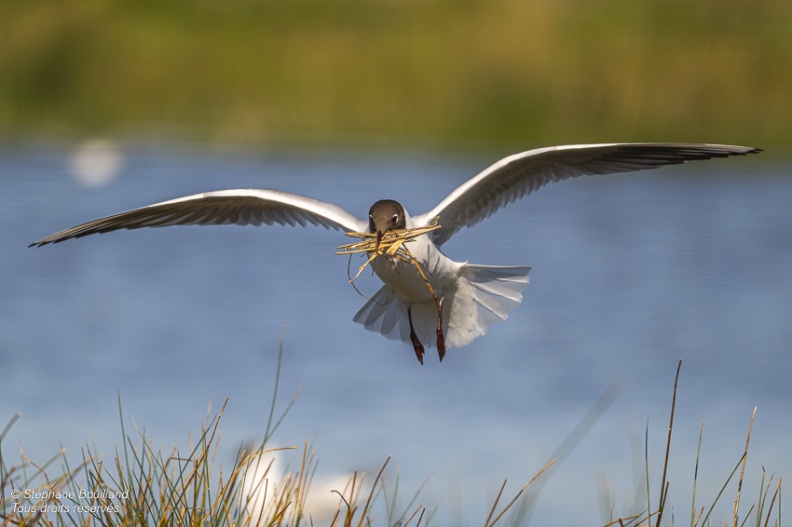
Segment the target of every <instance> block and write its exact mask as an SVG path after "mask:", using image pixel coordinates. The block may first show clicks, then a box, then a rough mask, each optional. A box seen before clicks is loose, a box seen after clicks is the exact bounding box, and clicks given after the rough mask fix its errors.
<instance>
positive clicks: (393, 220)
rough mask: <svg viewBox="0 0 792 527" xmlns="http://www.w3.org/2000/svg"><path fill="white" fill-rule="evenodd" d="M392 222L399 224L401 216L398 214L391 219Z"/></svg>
mask: <svg viewBox="0 0 792 527" xmlns="http://www.w3.org/2000/svg"><path fill="white" fill-rule="evenodd" d="M391 221H392V222H393V223H399V215H398V214H394V215H393V217H392V218H391Z"/></svg>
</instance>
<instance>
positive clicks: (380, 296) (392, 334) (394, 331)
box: [352, 285, 410, 342]
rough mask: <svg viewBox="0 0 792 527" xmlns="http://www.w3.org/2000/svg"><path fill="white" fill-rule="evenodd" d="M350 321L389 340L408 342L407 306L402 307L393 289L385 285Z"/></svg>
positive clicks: (408, 322)
mask: <svg viewBox="0 0 792 527" xmlns="http://www.w3.org/2000/svg"><path fill="white" fill-rule="evenodd" d="M352 320H353V321H355V322H357V323H358V324H363V326H364V327H365V328H366V329H367V330H369V331H373V332H375V333H380V334H382V335H385V336H386V337H387V338H389V339H391V340H401V341H404V342H409V341H410V321H409V320H408V319H407V306H406V305H402V303H401V302H400V301H399V299H398V298H396V294H395V293H394V291H393V289H391V288H390V287H388V286H386V285H385V286H382V287H381V288H380V289H379V291H377V292H376V293H374V296H372V297H371V298H370V299H369V300H368V302H366V303H365V304H364V305H363V307H362V308H360V311H358V312H357V314H356V315H355V317H354V318H353V319H352Z"/></svg>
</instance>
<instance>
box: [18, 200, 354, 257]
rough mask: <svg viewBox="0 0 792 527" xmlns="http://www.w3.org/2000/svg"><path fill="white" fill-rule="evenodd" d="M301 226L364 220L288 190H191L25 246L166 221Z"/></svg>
mask: <svg viewBox="0 0 792 527" xmlns="http://www.w3.org/2000/svg"><path fill="white" fill-rule="evenodd" d="M262 223H266V224H267V225H272V224H274V223H279V224H281V225H301V226H306V225H308V224H309V223H310V224H313V225H318V226H321V227H325V228H328V229H337V230H342V231H363V230H365V229H367V228H368V222H367V221H364V220H361V219H359V218H357V217H356V216H354V215H353V214H351V213H349V212H347V211H346V210H344V209H343V208H341V207H339V206H337V205H333V204H331V203H326V202H324V201H319V200H317V199H312V198H307V197H305V196H300V195H298V194H292V193H289V192H280V191H277V190H268V189H235V190H220V191H216V192H206V193H203V194H194V195H192V196H185V197H183V198H177V199H172V200H170V201H163V202H162V203H155V204H154V205H149V206H147V207H141V208H138V209H133V210H130V211H127V212H121V213H119V214H114V215H112V216H108V217H106V218H101V219H98V220H94V221H89V222H88V223H83V224H82V225H77V226H76V227H72V228H70V229H66V230H63V231H60V232H56V233H55V234H52V235H50V236H47V237H45V238H42V239H40V240H38V241H36V242H34V243H32V244H31V245H30V246H31V247H33V246H41V245H47V244H48V243H58V242H62V241H64V240H68V239H71V238H80V237H82V236H88V235H89V234H99V233H105V232H111V231H116V230H120V229H140V228H143V227H168V226H170V225H231V224H236V225H256V226H259V225H261V224H262Z"/></svg>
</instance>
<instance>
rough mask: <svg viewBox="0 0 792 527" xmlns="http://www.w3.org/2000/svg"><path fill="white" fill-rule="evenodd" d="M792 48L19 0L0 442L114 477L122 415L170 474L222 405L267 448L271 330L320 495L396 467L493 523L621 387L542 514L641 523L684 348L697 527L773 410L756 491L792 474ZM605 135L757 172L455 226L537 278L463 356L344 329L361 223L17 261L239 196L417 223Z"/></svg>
mask: <svg viewBox="0 0 792 527" xmlns="http://www.w3.org/2000/svg"><path fill="white" fill-rule="evenodd" d="M791 24H792V3H789V2H787V1H782V0H765V1H762V2H748V1H742V0H734V1H729V2H726V3H724V2H723V0H718V1H715V0H702V1H697V2H695V4H691V3H689V2H683V1H682V0H672V1H668V0H642V1H639V2H636V1H634V0H603V1H601V2H583V1H577V0H571V1H563V2H541V1H525V2H512V1H505V0H498V1H494V2H490V1H487V2H484V1H472V2H445V1H437V2H413V1H403V2H401V1H396V2H394V1H390V2H365V1H362V0H354V1H344V2H334V3H317V2H309V1H303V0H299V1H295V2H288V3H284V2H274V1H269V0H262V1H261V2H249V1H247V0H231V1H228V0H226V1H220V0H201V1H198V2H195V1H174V2H167V3H154V2H142V3H141V2H138V3H122V2H112V1H108V2H71V3H61V2H57V1H55V0H44V1H42V2H35V3H30V2H25V3H19V2H3V3H0V34H2V35H3V45H2V46H0V187H1V188H0V221H2V224H3V226H4V227H3V228H2V229H0V248H1V249H0V271H2V279H0V372H2V374H1V375H0V386H2V388H1V389H0V395H1V396H2V397H0V424H4V423H5V422H7V420H9V419H11V417H12V416H13V415H14V414H15V413H16V412H21V413H22V417H21V419H20V420H19V421H17V422H16V423H15V425H14V426H13V428H12V429H11V430H10V432H9V434H8V436H7V437H6V439H5V441H4V442H3V453H4V456H6V458H5V459H4V462H5V463H9V462H11V461H13V457H14V455H15V453H16V452H15V451H16V450H17V448H18V447H19V445H21V446H22V448H23V449H24V452H25V454H26V455H28V456H29V457H30V458H31V459H34V460H36V461H37V462H40V461H41V460H43V459H46V458H48V457H49V456H50V455H52V454H54V453H55V452H56V451H57V450H58V448H60V446H61V445H63V446H64V447H65V448H66V449H67V450H68V452H69V454H68V455H69V456H74V457H72V458H70V459H75V460H79V459H80V458H81V455H80V448H81V446H82V445H84V444H85V441H91V442H94V441H95V442H96V445H97V447H98V449H99V450H100V451H102V452H105V453H106V455H107V457H108V458H110V457H111V456H112V455H113V452H114V449H115V447H116V445H120V444H121V442H122V437H121V432H120V424H119V422H118V421H119V416H118V401H117V393H119V392H120V394H121V399H122V404H123V408H124V416H125V418H126V420H127V421H126V427H127V431H128V432H129V431H130V423H131V420H133V419H134V422H135V423H138V424H139V425H140V426H141V427H144V428H145V434H146V436H147V437H151V438H152V439H153V441H154V446H155V448H162V449H163V450H165V451H170V449H171V448H172V447H173V446H176V445H179V446H180V447H181V448H182V449H184V448H186V445H187V444H188V442H189V441H188V433H190V432H192V433H193V434H195V433H197V432H198V430H199V429H200V422H201V421H202V420H203V419H204V418H205V417H206V415H207V406H208V405H209V404H210V403H211V404H212V408H213V411H216V410H217V409H218V408H219V407H220V405H221V404H222V402H223V401H224V400H225V398H226V397H229V398H230V403H229V407H228V409H227V412H226V414H225V416H224V418H223V422H222V429H223V439H222V441H223V445H224V447H223V448H224V450H223V452H222V456H225V459H230V458H231V457H232V456H233V454H234V453H235V452H236V449H237V447H238V445H239V443H240V442H243V441H245V442H246V441H255V440H257V439H260V438H261V435H262V434H263V431H264V429H265V427H266V422H267V417H268V413H269V405H270V400H271V393H272V391H273V384H274V377H275V369H276V362H277V353H278V346H279V343H280V338H281V334H282V333H283V334H284V335H285V340H284V359H283V367H282V372H281V384H280V386H281V400H280V404H279V407H281V408H282V407H283V406H285V404H286V402H287V401H288V400H289V399H290V397H291V396H292V394H294V393H295V392H297V391H298V390H299V392H300V395H299V398H298V400H297V402H296V404H295V406H294V407H293V408H292V410H291V412H290V413H289V415H288V416H287V418H286V419H285V421H284V422H283V425H282V426H281V428H280V429H279V431H278V434H277V435H276V437H275V441H276V442H277V443H278V444H280V445H302V444H303V441H306V440H309V441H313V446H314V448H315V449H316V451H317V457H318V459H319V469H318V475H327V476H328V477H329V476H331V475H336V474H349V473H350V472H351V471H353V470H367V471H371V470H373V469H376V468H377V467H379V465H381V463H382V462H383V461H384V459H385V458H386V456H389V455H390V456H393V461H392V463H393V464H394V466H398V469H399V473H400V475H401V478H402V481H401V488H402V489H403V491H404V494H405V501H406V496H409V495H411V493H412V492H413V491H414V490H415V489H417V487H418V486H419V485H420V484H421V483H422V482H423V481H424V480H425V479H426V478H429V481H428V483H427V485H426V488H425V490H424V493H423V494H422V497H421V501H422V502H423V503H424V504H425V505H427V506H430V507H432V506H435V505H437V506H438V507H439V513H438V515H437V516H436V517H435V519H436V520H437V523H438V524H440V525H479V524H482V523H483V520H484V518H485V517H486V514H487V512H488V509H489V506H490V505H491V503H492V499H493V498H494V496H495V494H496V492H497V489H498V488H499V485H500V484H501V483H502V481H503V479H505V478H508V480H509V489H512V490H513V491H516V490H517V488H519V487H520V486H521V485H522V484H523V483H524V482H525V481H527V480H528V479H530V477H531V476H532V475H533V474H534V473H535V472H536V471H537V470H538V469H539V468H540V467H541V466H542V465H544V463H545V462H546V461H547V460H548V458H549V457H550V456H551V455H553V453H554V452H555V451H556V449H557V448H558V447H559V446H560V445H561V444H563V442H564V440H565V438H567V437H568V435H569V434H570V432H571V431H572V430H573V429H574V428H575V427H576V426H577V425H578V423H580V422H581V420H583V419H584V417H585V415H586V414H587V413H588V412H589V411H590V409H591V408H592V407H593V406H594V405H595V404H596V401H598V400H599V399H600V397H601V396H602V394H603V393H611V394H613V393H615V394H616V396H615V399H614V400H613V402H612V404H611V405H610V406H609V407H608V408H607V409H606V410H605V411H604V413H603V414H602V416H601V417H600V418H599V419H598V420H597V421H596V422H595V423H594V424H593V425H592V426H590V427H589V428H587V430H586V433H585V434H584V435H582V436H579V437H578V439H579V440H580V442H579V445H578V446H577V448H575V449H574V450H573V451H572V452H571V454H569V455H568V456H567V457H566V458H565V459H564V460H563V462H562V463H561V464H560V466H558V467H557V468H556V470H555V471H554V472H553V474H552V477H550V478H549V479H548V480H547V482H546V485H545V486H544V487H543V488H542V492H541V494H540V495H539V497H538V500H537V501H536V508H535V511H534V514H533V516H532V519H533V523H534V524H537V525H547V524H583V523H585V524H596V523H600V524H604V523H605V522H606V521H607V519H608V518H609V517H610V516H611V515H612V516H613V517H615V516H618V515H620V514H627V513H629V512H630V511H633V510H640V509H641V508H642V505H643V503H644V501H643V499H642V497H641V495H640V490H639V489H640V488H641V485H642V482H643V476H642V471H643V466H642V459H643V451H644V445H643V443H642V441H643V439H642V437H643V434H644V433H645V431H646V425H647V422H648V424H649V439H648V452H649V469H650V474H651V481H652V483H653V493H654V496H657V488H658V485H659V478H660V471H661V468H662V454H663V448H664V441H665V438H666V428H667V422H668V421H667V420H668V412H669V410H670V400H671V388H672V383H673V376H674V371H675V369H676V365H677V361H678V360H679V359H680V358H682V359H683V360H684V363H683V368H682V376H681V384H680V390H679V394H678V395H679V399H678V407H677V425H676V429H675V433H674V442H673V449H672V456H671V467H670V470H669V474H670V479H671V481H672V483H671V500H672V503H673V504H674V507H675V511H682V512H678V513H680V514H682V515H683V517H687V511H688V510H689V506H690V505H689V504H690V496H691V490H690V489H691V483H692V479H693V470H694V464H695V453H696V445H697V441H698V435H699V428H700V426H701V422H702V421H703V422H704V423H705V429H704V441H703V445H702V459H701V464H700V467H699V474H698V476H699V491H698V492H699V494H698V498H697V499H698V500H699V502H700V503H702V504H703V503H709V502H710V501H711V500H712V499H714V496H715V494H716V493H717V491H718V490H719V489H720V487H721V485H722V483H723V482H724V481H725V479H726V477H727V475H728V473H729V472H730V471H731V469H732V467H733V466H734V465H735V464H736V463H737V461H738V459H739V457H740V455H741V454H742V450H743V447H744V443H745V433H746V429H747V426H748V421H749V418H750V414H751V412H752V410H753V408H754V407H755V406H757V407H758V408H759V410H758V414H757V421H756V423H755V425H754V428H753V436H752V447H751V454H750V455H749V466H748V470H747V472H746V478H747V480H746V483H745V485H744V489H758V486H759V478H760V477H761V470H762V468H761V467H764V468H765V469H766V470H767V471H768V474H769V473H775V475H776V477H778V476H779V475H780V476H789V474H790V472H792V470H790V469H792V451H791V450H790V447H789V436H790V431H791V429H792V417H790V411H789V409H790V402H792V401H791V399H792V389H791V388H790V372H791V371H792V368H790V366H792V365H791V364H790V361H792V354H790V342H792V338H791V337H792V278H791V277H790V273H789V269H790V268H792V243H790V239H792V237H791V236H790V235H791V234H792V207H790V203H792V180H791V179H790V177H789V171H790V165H789V153H790V151H792V148H791V147H792V145H790V141H789V123H788V121H789V119H788V116H789V115H790V114H792V98H790V97H789V93H792V34H790V32H789V27H791V26H790V25H791ZM611 141H699V142H722V143H728V144H744V145H750V146H755V147H761V148H764V149H765V150H766V152H765V153H764V154H762V155H761V156H751V157H750V158H740V159H731V160H718V161H712V162H706V163H697V164H692V165H686V166H683V167H671V168H667V169H663V170H660V171H652V172H649V173H641V174H625V175H619V176H608V177H600V178H584V179H579V180H575V181H571V182H564V183H563V184H559V185H553V186H551V187H548V188H545V189H542V190H541V191H540V192H538V193H537V194H536V195H533V196H531V197H529V198H528V199H527V200H525V201H524V202H520V203H517V204H514V205H511V206H510V207H507V208H506V209H504V210H502V211H501V212H499V213H498V214H497V215H496V216H495V217H493V218H491V219H489V220H487V221H485V222H484V223H482V224H481V225H478V226H477V227H476V228H474V229H470V230H466V231H463V232H461V233H459V234H458V235H457V236H456V237H455V238H454V239H453V240H452V241H451V242H449V243H448V244H447V245H446V246H445V250H446V252H447V254H448V255H449V256H450V257H452V258H454V259H458V260H470V261H472V262H476V263H486V264H503V265H531V266H533V271H532V272H531V279H532V283H531V284H530V286H529V287H528V288H527V289H526V292H525V299H524V301H523V304H522V305H521V306H519V307H518V308H517V309H515V310H514V311H513V313H512V315H511V318H510V319H509V320H508V321H507V322H506V323H503V324H499V325H496V326H494V327H493V328H492V329H491V331H490V333H489V334H488V335H487V336H485V337H484V338H481V339H479V340H477V341H476V342H474V343H473V344H472V345H470V346H468V347H466V348H464V349H462V350H451V351H450V352H449V354H448V356H447V359H446V361H445V362H444V363H443V364H438V363H437V360H436V357H434V356H431V355H429V356H428V357H427V359H428V360H427V364H426V365H425V366H423V367H420V366H419V365H418V363H417V361H416V360H415V357H414V355H413V353H412V351H411V350H410V349H409V348H408V347H407V346H405V345H403V344H401V343H396V342H391V341H388V340H386V339H384V338H383V337H381V336H379V335H375V334H371V333H367V332H366V331H365V330H363V329H362V327H360V326H357V325H355V324H353V323H352V322H351V318H352V316H353V315H354V313H355V312H356V311H357V309H358V308H359V307H360V306H361V305H362V304H363V302H364V301H365V300H364V298H362V297H361V296H360V295H358V294H357V293H356V292H355V291H354V290H353V289H352V288H351V286H350V285H349V284H348V283H347V265H348V262H347V261H346V259H344V258H342V257H339V256H336V255H335V254H334V248H335V247H336V246H337V245H339V244H341V243H344V242H345V241H346V238H345V237H343V236H342V235H340V234H339V233H335V232H330V231H325V230H322V229H319V228H306V229H296V228H282V227H271V228H264V229H255V228H239V227H215V228H212V227H206V228H198V227H193V228H189V227H185V228H170V229H148V230H145V231H135V232H122V233H113V234H108V235H103V236H95V237H91V238H87V239H81V240H75V241H70V242H67V243H64V244H61V245H57V246H52V247H45V248H41V249H27V248H26V246H27V245H28V244H29V243H31V242H33V241H35V240H36V239H38V238H40V237H42V236H44V235H47V234H50V233H52V232H54V231H56V230H60V229H62V228H66V227H70V226H72V225H75V224H77V223H80V222H83V221H87V220H91V219H95V218H98V217H101V216H104V215H109V214H113V213H116V212H119V211H122V210H127V209H129V208H134V207H137V206H141V205H146V204H150V203H154V202H157V201H161V200H164V199H169V198H173V197H177V196H182V195H187V194H192V193H195V192H201V191H207V190H216V189H222V188H234V187H269V188H276V189H281V190H287V191H293V192H298V193H302V194H307V195H311V196H315V197H317V198H320V199H325V200H328V201H332V202H335V203H338V204H340V205H342V206H344V207H346V208H347V209H348V210H350V211H352V212H355V213H357V214H361V215H362V214H364V213H365V212H366V211H367V210H368V207H369V206H370V204H371V203H372V202H373V201H375V200H376V199H380V198H383V197H391V198H394V199H398V200H400V201H402V202H403V203H404V204H405V205H406V206H407V207H408V209H409V210H410V211H413V212H416V213H420V212H423V211H425V210H428V209H429V208H431V207H432V206H434V205H435V204H436V203H437V201H438V200H440V199H441V198H443V197H444V196H445V195H446V194H447V193H448V192H450V191H451V190H452V189H453V188H455V187H456V186H457V185H459V184H460V183H462V182H463V181H465V180H466V179H467V178H469V177H471V176H473V175H474V174H475V173H476V172H477V171H478V170H480V169H482V168H484V167H486V166H487V165H488V164H490V163H492V162H494V161H495V160H497V159H498V158H499V157H502V156H505V155H508V154H511V153H514V152H518V151H521V150H526V149H528V148H533V147H540V146H547V145H553V144H566V143H575V142H585V143H591V142H611ZM353 265H354V263H353ZM376 287H377V285H376V281H375V280H374V279H373V278H371V277H370V276H366V277H364V278H363V279H361V282H360V283H359V288H360V289H361V290H362V292H363V293H369V294H370V293H372V292H373V291H375V290H376ZM9 457H10V458H12V459H11V460H10V461H9ZM325 491H326V490H325ZM731 495H733V493H732V494H731ZM728 501H730V500H726V501H724V503H723V509H722V512H721V513H720V516H716V518H727V519H728V518H731V509H730V504H729V503H728ZM636 503H637V505H635V504H636ZM653 503H656V499H655V500H654V501H653ZM677 520H679V518H677Z"/></svg>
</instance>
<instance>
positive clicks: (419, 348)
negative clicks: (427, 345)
mask: <svg viewBox="0 0 792 527" xmlns="http://www.w3.org/2000/svg"><path fill="white" fill-rule="evenodd" d="M410 340H411V341H412V345H413V349H414V350H415V356H416V357H418V362H420V363H421V365H422V366H423V356H424V347H423V344H421V341H420V340H418V335H416V334H415V332H414V331H411V332H410Z"/></svg>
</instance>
